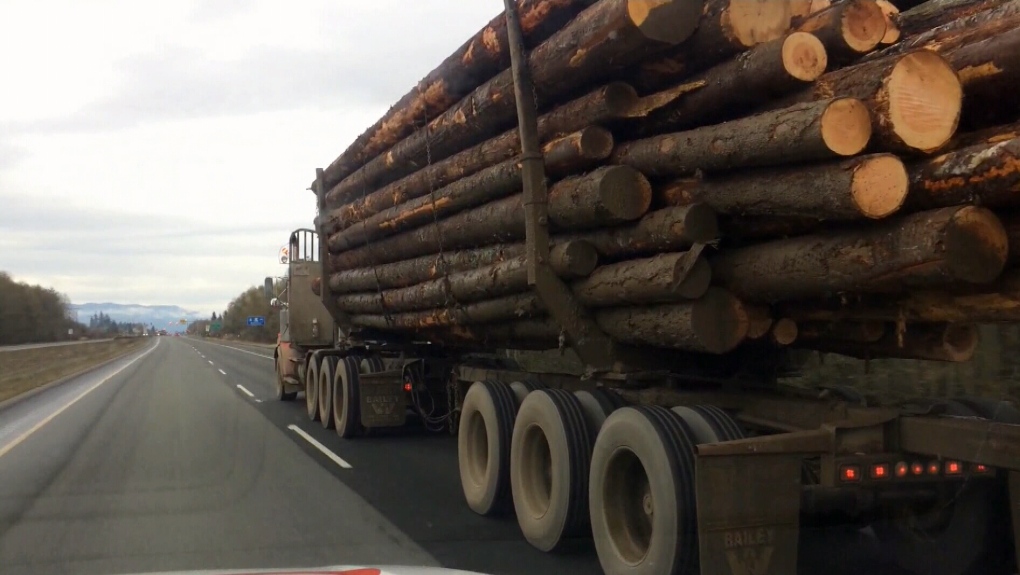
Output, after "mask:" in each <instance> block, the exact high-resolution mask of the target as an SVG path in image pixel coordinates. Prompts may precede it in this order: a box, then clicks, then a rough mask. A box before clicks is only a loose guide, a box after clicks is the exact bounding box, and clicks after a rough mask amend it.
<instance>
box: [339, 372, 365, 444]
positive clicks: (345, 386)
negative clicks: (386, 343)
mask: <svg viewBox="0 0 1020 575" xmlns="http://www.w3.org/2000/svg"><path fill="white" fill-rule="evenodd" d="M360 364H361V358H359V357H345V358H343V359H342V360H340V361H339V362H338V363H337V366H336V373H335V375H334V376H333V418H334V420H335V423H334V425H335V426H336V433H337V435H339V436H340V437H343V438H344V439H350V438H352V437H354V436H355V435H357V434H358V432H359V431H360V430H361V393H360V391H361V390H360V387H359V386H360V379H359V378H358V367H359V365H360Z"/></svg>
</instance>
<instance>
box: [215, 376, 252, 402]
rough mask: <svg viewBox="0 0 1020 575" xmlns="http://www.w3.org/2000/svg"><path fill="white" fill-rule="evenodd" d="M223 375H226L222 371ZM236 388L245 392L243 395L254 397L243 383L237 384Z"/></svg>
mask: <svg viewBox="0 0 1020 575" xmlns="http://www.w3.org/2000/svg"><path fill="white" fill-rule="evenodd" d="M223 375H226V374H225V373H224V374H223ZM237 389H240V390H241V391H243V392H244V393H245V395H247V396H248V397H252V398H253V397H255V394H254V393H252V392H250V391H248V389H247V388H246V387H244V386H243V385H241V384H240V383H239V384H237Z"/></svg>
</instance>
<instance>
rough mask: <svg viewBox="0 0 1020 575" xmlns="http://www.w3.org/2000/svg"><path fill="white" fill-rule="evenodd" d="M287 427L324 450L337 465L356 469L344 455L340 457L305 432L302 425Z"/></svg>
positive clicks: (315, 446)
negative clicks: (345, 459)
mask: <svg viewBox="0 0 1020 575" xmlns="http://www.w3.org/2000/svg"><path fill="white" fill-rule="evenodd" d="M287 429H289V430H291V431H293V432H294V433H296V434H298V435H300V436H301V439H304V440H305V441H307V442H308V443H311V444H312V447H314V448H316V449H318V450H319V451H321V452H322V454H323V455H325V456H326V457H328V458H330V459H332V460H333V463H336V464H337V465H339V466H340V467H343V468H344V469H354V466H353V465H351V464H350V463H347V462H346V461H344V459H343V458H342V457H340V456H339V455H337V454H335V453H333V452H332V451H330V450H329V449H328V448H327V447H326V446H325V445H323V444H321V443H319V442H318V441H316V440H315V438H314V437H312V436H311V435H308V434H307V433H305V432H304V430H302V429H301V428H300V427H298V426H296V425H288V426H287Z"/></svg>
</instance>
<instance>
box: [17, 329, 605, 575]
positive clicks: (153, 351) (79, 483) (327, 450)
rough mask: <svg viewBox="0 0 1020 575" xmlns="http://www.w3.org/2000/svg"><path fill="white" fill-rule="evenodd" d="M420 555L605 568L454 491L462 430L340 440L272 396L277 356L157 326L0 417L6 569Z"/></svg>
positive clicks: (279, 563)
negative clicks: (111, 358) (162, 331)
mask: <svg viewBox="0 0 1020 575" xmlns="http://www.w3.org/2000/svg"><path fill="white" fill-rule="evenodd" d="M365 563H374V564H388V565H397V564H401V565H432V566H444V567H453V568H460V569H470V570H477V571H481V572H486V573H493V574H502V573H507V574H514V573H522V574H523V573H550V574H551V573H556V574H571V573H578V574H580V573H586V574H587V573H599V572H600V569H599V566H598V560H597V559H596V557H595V554H594V550H593V547H592V544H591V543H590V542H589V541H579V542H577V544H576V545H574V546H572V547H571V548H568V549H567V550H565V551H564V552H561V553H557V554H547V553H542V552H539V551H537V550H535V549H533V548H531V547H530V546H529V545H528V544H527V543H526V542H525V541H524V540H523V539H522V537H521V535H520V530H519V528H518V526H517V523H516V521H515V520H514V519H513V518H507V519H489V518H483V517H479V516H477V515H475V514H473V513H472V512H471V511H470V510H469V509H468V508H467V506H466V504H465V503H464V501H463V496H462V494H461V492H460V484H459V479H458V474H457V453H456V441H454V440H453V439H452V438H450V437H448V436H444V435H438V436H437V435H429V434H426V433H424V432H414V431H401V432H395V433H387V434H376V435H374V436H372V437H368V438H361V439H357V440H353V441H345V440H342V439H340V438H339V437H337V435H336V433H335V432H334V431H332V430H325V429H323V428H322V427H321V426H320V424H319V423H317V422H316V423H313V422H310V421H309V420H308V417H307V415H306V414H305V412H304V403H303V400H302V399H301V398H300V397H299V399H298V401H297V402H294V403H281V402H277V401H276V400H275V399H274V398H273V361H272V351H271V349H267V348H260V347H256V346H244V347H243V348H238V347H226V346H223V345H218V344H213V343H211V342H206V341H202V340H196V339H190V338H173V337H160V338H153V342H152V344H151V345H150V346H149V347H147V348H146V349H144V350H143V351H141V352H139V353H135V354H133V355H130V356H127V357H125V358H124V359H121V360H118V361H116V362H114V363H112V364H109V365H107V366H105V367H103V368H101V369H99V370H96V371H94V372H91V373H89V374H87V375H85V376H82V377H79V378H76V379H74V380H72V381H70V382H68V383H66V384H63V385H60V386H57V387H55V388H52V389H49V390H47V391H45V392H43V393H40V394H39V395H37V396H34V397H32V398H30V399H28V400H26V401H23V402H21V403H18V404H15V405H14V406H13V407H11V408H9V409H7V410H5V411H3V412H0V573H25V574H36V573H40V574H42V573H62V574H63V573H81V574H103V575H107V574H113V573H139V572H153V571H171V570H192V569H235V568H269V567H315V566H322V565H341V564H365Z"/></svg>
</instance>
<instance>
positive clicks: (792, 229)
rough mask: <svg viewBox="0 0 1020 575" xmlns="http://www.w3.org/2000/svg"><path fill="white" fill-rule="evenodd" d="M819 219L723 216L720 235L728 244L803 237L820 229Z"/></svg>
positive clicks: (820, 222)
mask: <svg viewBox="0 0 1020 575" xmlns="http://www.w3.org/2000/svg"><path fill="white" fill-rule="evenodd" d="M821 225H822V221H821V220H819V219H817V218H805V217H783V218H773V217H765V216H721V217H720V218H719V235H720V236H722V238H723V240H724V241H725V242H726V243H727V244H742V243H748V242H752V243H753V242H757V241H760V240H765V239H777V238H789V237H793V236H803V235H805V234H809V233H811V232H813V231H815V230H816V229H818V228H820V227H821Z"/></svg>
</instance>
